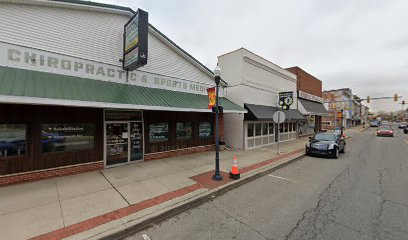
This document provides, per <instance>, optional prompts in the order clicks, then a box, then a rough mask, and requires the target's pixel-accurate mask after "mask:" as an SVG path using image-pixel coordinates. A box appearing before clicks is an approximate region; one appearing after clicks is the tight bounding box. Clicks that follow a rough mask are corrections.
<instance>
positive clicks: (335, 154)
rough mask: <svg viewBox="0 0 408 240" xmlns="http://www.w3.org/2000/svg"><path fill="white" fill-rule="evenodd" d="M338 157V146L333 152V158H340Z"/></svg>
mask: <svg viewBox="0 0 408 240" xmlns="http://www.w3.org/2000/svg"><path fill="white" fill-rule="evenodd" d="M338 157H339V148H336V149H335V150H334V153H333V158H338Z"/></svg>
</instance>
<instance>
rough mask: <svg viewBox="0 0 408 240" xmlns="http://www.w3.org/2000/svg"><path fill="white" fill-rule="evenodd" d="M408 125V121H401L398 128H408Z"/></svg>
mask: <svg viewBox="0 0 408 240" xmlns="http://www.w3.org/2000/svg"><path fill="white" fill-rule="evenodd" d="M407 126H408V125H407V123H406V122H400V124H399V125H398V128H399V129H404V128H406V127H407Z"/></svg>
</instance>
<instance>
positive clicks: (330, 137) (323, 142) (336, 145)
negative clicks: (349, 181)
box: [306, 132, 346, 158]
mask: <svg viewBox="0 0 408 240" xmlns="http://www.w3.org/2000/svg"><path fill="white" fill-rule="evenodd" d="M345 151H346V141H345V140H344V138H342V137H341V136H340V135H339V134H336V133H332V132H330V133H329V132H327V133H316V134H315V135H314V136H313V137H310V140H309V141H308V142H307V143H306V155H308V156H311V155H321V156H329V157H334V158H338V157H339V153H344V152H345Z"/></svg>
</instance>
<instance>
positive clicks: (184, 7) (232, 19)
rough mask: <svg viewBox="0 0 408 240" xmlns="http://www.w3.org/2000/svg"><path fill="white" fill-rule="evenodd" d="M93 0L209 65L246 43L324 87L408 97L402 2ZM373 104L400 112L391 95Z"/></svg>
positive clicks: (407, 30) (407, 33)
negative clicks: (143, 17)
mask: <svg viewBox="0 0 408 240" xmlns="http://www.w3.org/2000/svg"><path fill="white" fill-rule="evenodd" d="M94 1H100V2H105V3H111V4H117V5H122V6H127V7H131V8H132V9H134V10H136V9H137V8H142V9H144V10H146V11H148V12H149V22H150V23H151V24H153V25H154V26H155V27H156V28H158V29H159V30H160V31H161V32H163V33H164V34H166V35H167V36H168V37H169V38H170V39H172V40H173V41H174V42H175V43H176V44H178V45H179V46H180V47H182V48H183V49H184V50H186V51H187V52H188V53H190V54H191V55H192V56H194V57H195V58H196V59H198V60H199V61H201V62H202V63H203V64H205V65H206V66H207V67H209V68H210V69H213V68H214V67H215V65H216V63H217V56H219V55H221V54H223V53H227V52H230V51H232V50H235V49H237V48H240V47H245V48H247V49H248V50H250V51H252V52H254V53H256V54H258V55H260V56H262V57H264V58H266V59H268V60H270V61H271V62H273V63H275V64H277V65H279V66H281V67H283V68H286V67H291V66H299V67H301V68H302V69H304V70H305V71H307V72H309V73H310V74H312V75H313V76H315V77H317V78H318V79H320V80H322V82H323V89H324V90H328V89H336V88H346V87H349V88H352V89H353V93H354V94H357V95H359V96H360V97H362V98H365V97H366V96H368V95H369V96H371V97H382V96H393V95H394V93H398V94H399V95H403V96H404V99H405V100H408V27H407V23H408V13H407V10H408V1H406V0H393V1H387V0H383V1H378V0H342V1H327V0H308V1H305V0H287V1H282V0H280V1H272V0H265V1H256V0H254V1H243V0H218V1H217V0H201V1H198V0H178V1H176V0H173V1H171V0H162V1H158V0H156V1H153V0H140V1H138V0H94ZM399 102H401V100H400V101H399ZM370 105H371V106H370V107H371V109H372V110H399V109H401V104H397V103H395V102H393V100H381V101H375V102H373V103H372V104H370ZM406 107H408V105H406Z"/></svg>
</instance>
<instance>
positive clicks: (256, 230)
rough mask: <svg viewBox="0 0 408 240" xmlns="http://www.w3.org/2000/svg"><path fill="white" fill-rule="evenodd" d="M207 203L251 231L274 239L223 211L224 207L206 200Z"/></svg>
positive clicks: (272, 239) (270, 239) (268, 239)
mask: <svg viewBox="0 0 408 240" xmlns="http://www.w3.org/2000/svg"><path fill="white" fill-rule="evenodd" d="M208 204H210V205H211V206H213V207H215V208H216V209H218V210H220V211H221V212H223V213H224V214H225V215H227V216H228V217H231V218H233V219H234V220H235V221H237V222H239V223H241V224H243V225H245V226H247V227H248V228H249V229H251V230H252V231H254V232H256V233H257V234H258V235H259V236H261V237H263V238H265V239H266V240H274V238H268V237H267V236H265V235H263V234H262V233H261V232H259V231H258V230H256V229H254V228H253V227H252V226H251V225H248V224H247V223H245V222H243V221H242V220H240V219H238V218H237V217H235V216H233V215H231V214H229V213H227V212H226V211H224V209H222V208H219V207H218V206H216V205H214V204H212V203H211V202H208Z"/></svg>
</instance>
